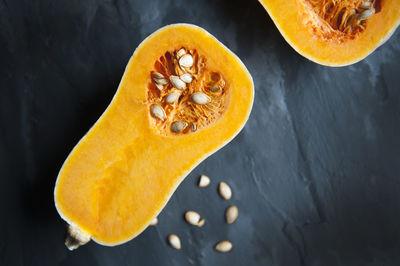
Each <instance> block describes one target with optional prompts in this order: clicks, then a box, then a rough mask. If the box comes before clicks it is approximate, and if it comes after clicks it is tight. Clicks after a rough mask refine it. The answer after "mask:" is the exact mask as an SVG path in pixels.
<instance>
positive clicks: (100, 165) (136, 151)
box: [54, 24, 254, 246]
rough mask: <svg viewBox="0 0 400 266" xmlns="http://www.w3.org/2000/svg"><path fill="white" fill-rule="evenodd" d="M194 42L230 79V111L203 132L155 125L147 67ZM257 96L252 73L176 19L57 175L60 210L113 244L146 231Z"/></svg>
mask: <svg viewBox="0 0 400 266" xmlns="http://www.w3.org/2000/svg"><path fill="white" fill-rule="evenodd" d="M181 46H189V47H194V48H195V49H197V50H198V51H199V53H201V54H203V55H205V56H206V57H207V67H208V68H210V69H216V70H219V71H220V72H221V73H223V74H224V77H225V79H226V80H228V81H229V83H230V95H229V99H230V102H229V104H228V106H227V108H226V111H225V113H224V114H223V115H222V116H221V117H220V118H219V119H218V120H217V121H216V122H215V123H214V124H212V125H210V126H209V127H207V128H204V129H202V130H199V131H198V132H194V133H191V134H187V135H179V136H163V135H159V134H157V133H156V132H155V131H154V129H153V128H151V123H150V122H149V119H151V117H150V114H149V109H148V104H146V93H147V84H148V83H149V82H151V80H150V75H149V73H150V72H149V71H150V70H152V69H153V65H154V62H155V61H156V60H157V59H158V58H159V57H160V55H161V54H162V53H164V52H165V51H167V50H170V49H171V48H173V49H178V48H179V47H181ZM253 98H254V85H253V80H252V77H251V75H250V73H249V72H248V71H247V69H246V67H245V66H244V64H243V63H242V62H241V61H240V59H239V58H238V57H237V56H236V55H235V54H233V53H232V52H231V51H229V50H228V48H226V47H225V46H224V45H223V44H221V43H220V42H219V41H218V40H217V39H215V38H214V37H213V36H212V35H211V34H209V33H208V32H206V31H205V30H203V29H202V28H200V27H197V26H194V25H190V24H173V25H169V26H166V27H163V28H161V29H159V30H158V31H156V32H154V33H153V34H151V35H150V36H149V37H148V38H146V39H145V40H144V41H143V42H142V43H141V44H140V45H139V47H138V48H137V49H136V51H135V52H134V54H133V56H132V57H131V59H130V60H129V62H128V65H127V67H126V70H125V73H124V75H123V77H122V80H121V83H120V85H119V88H118V90H117V92H116V94H115V96H114V98H113V100H112V102H111V103H110V105H109V107H108V108H107V109H106V111H105V112H104V113H103V115H102V116H101V117H100V118H99V120H98V121H97V122H96V124H95V125H94V126H93V127H92V128H91V129H90V130H89V132H88V133H87V134H86V135H85V136H84V137H83V138H82V139H81V140H80V141H79V143H78V144H77V145H76V146H75V148H74V149H73V150H72V152H71V153H70V155H69V156H68V158H67V160H66V161H65V163H64V165H63V166H62V168H61V170H60V173H59V175H58V178H57V182H56V186H55V191H54V199H55V205H56V208H57V210H58V212H59V214H60V216H61V217H62V218H63V219H64V220H65V221H66V222H67V223H68V224H72V225H76V226H78V227H79V228H80V229H81V230H83V231H84V232H86V233H88V234H89V235H90V236H91V238H92V239H93V240H94V241H96V242H97V243H100V244H103V245H107V246H113V245H117V244H121V243H124V242H126V241H129V240H130V239H132V238H134V237H135V236H137V235H138V234H140V233H141V232H142V231H143V230H144V229H146V227H147V226H148V225H149V223H150V221H151V220H152V219H153V218H154V217H156V216H157V215H158V214H159V213H160V212H161V210H162V209H163V207H164V206H165V205H166V203H167V202H168V200H169V198H170V197H171V195H172V194H173V192H174V191H175V190H176V188H177V186H178V185H179V184H180V183H181V182H182V181H183V179H184V178H185V177H186V176H187V175H188V174H189V172H190V171H191V170H192V169H193V168H195V167H196V166H197V165H198V164H199V163H200V162H201V161H203V160H204V159H205V158H207V157H208V156H210V155H211V154H212V153H214V152H216V151H217V150H218V149H220V148H221V147H223V146H224V145H225V144H227V143H228V142H229V141H230V140H232V138H233V137H234V136H236V135H237V134H238V133H239V131H240V130H241V129H242V128H243V126H244V124H245V122H246V121H247V119H248V117H249V114H250V111H251V108H252V105H253Z"/></svg>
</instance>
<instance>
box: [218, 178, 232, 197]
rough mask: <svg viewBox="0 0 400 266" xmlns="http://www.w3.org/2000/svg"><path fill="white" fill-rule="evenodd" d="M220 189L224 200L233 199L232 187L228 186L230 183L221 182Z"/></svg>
mask: <svg viewBox="0 0 400 266" xmlns="http://www.w3.org/2000/svg"><path fill="white" fill-rule="evenodd" d="M218 191H219V195H220V196H221V197H222V198H223V199H224V200H229V199H231V197H232V190H231V188H230V187H229V186H228V184H226V183H225V182H221V183H219V187H218Z"/></svg>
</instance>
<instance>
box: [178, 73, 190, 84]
mask: <svg viewBox="0 0 400 266" xmlns="http://www.w3.org/2000/svg"><path fill="white" fill-rule="evenodd" d="M179 78H180V79H181V80H182V81H183V82H185V83H190V82H192V81H193V77H192V75H190V74H189V73H185V74H182V75H180V76H179Z"/></svg>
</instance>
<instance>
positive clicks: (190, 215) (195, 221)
mask: <svg viewBox="0 0 400 266" xmlns="http://www.w3.org/2000/svg"><path fill="white" fill-rule="evenodd" d="M185 219H186V222H188V223H189V224H191V225H196V226H203V224H204V222H205V221H203V220H204V219H203V220H201V221H200V214H198V213H197V212H194V211H187V212H186V213H185ZM200 222H201V223H200Z"/></svg>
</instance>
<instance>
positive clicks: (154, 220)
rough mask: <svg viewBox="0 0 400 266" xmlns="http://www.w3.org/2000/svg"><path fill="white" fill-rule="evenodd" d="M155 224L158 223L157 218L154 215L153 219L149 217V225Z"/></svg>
mask: <svg viewBox="0 0 400 266" xmlns="http://www.w3.org/2000/svg"><path fill="white" fill-rule="evenodd" d="M156 224H158V218H157V217H154V218H153V219H151V221H150V224H149V225H156Z"/></svg>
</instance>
